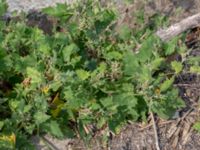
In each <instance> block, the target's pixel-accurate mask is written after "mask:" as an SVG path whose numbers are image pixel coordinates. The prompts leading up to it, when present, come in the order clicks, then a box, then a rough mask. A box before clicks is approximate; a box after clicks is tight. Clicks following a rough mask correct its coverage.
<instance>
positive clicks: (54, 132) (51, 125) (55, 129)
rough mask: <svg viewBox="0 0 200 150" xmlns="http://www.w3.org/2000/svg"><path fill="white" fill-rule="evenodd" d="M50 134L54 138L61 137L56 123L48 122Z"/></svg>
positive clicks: (60, 131)
mask: <svg viewBox="0 0 200 150" xmlns="http://www.w3.org/2000/svg"><path fill="white" fill-rule="evenodd" d="M49 129H50V133H51V134H52V135H54V136H56V137H63V136H64V135H63V133H62V130H61V128H60V126H59V124H58V122H57V121H54V120H51V121H50V122H49Z"/></svg>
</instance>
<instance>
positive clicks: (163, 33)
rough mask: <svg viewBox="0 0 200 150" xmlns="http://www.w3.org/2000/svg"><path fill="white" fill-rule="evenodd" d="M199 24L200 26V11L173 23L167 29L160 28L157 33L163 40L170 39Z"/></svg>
mask: <svg viewBox="0 0 200 150" xmlns="http://www.w3.org/2000/svg"><path fill="white" fill-rule="evenodd" d="M197 26H200V13H198V14H195V15H193V16H190V17H187V18H185V19H183V20H182V21H180V22H178V23H176V24H174V25H171V26H170V27H169V28H167V29H161V30H158V31H157V32H156V35H157V36H158V37H160V38H161V39H162V40H163V41H168V40H170V39H172V38H173V37H175V36H177V35H179V34H180V33H183V32H184V31H186V30H188V29H192V28H195V27H197Z"/></svg>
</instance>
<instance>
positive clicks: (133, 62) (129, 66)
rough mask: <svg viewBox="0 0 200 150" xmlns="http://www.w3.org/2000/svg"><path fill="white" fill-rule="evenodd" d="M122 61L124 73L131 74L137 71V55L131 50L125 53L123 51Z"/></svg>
mask: <svg viewBox="0 0 200 150" xmlns="http://www.w3.org/2000/svg"><path fill="white" fill-rule="evenodd" d="M123 62H124V73H125V75H130V76H133V75H134V74H136V73H137V72H138V69H139V63H138V60H137V57H136V56H135V55H134V54H133V52H131V51H128V52H127V53H125V55H124V58H123Z"/></svg>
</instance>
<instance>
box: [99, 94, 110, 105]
mask: <svg viewBox="0 0 200 150" xmlns="http://www.w3.org/2000/svg"><path fill="white" fill-rule="evenodd" d="M100 101H101V104H102V105H103V106H104V107H111V106H113V98H112V97H111V96H110V97H106V98H102V99H100Z"/></svg>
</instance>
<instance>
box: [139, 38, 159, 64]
mask: <svg viewBox="0 0 200 150" xmlns="http://www.w3.org/2000/svg"><path fill="white" fill-rule="evenodd" d="M156 40H157V39H156V37H155V36H154V35H151V36H149V37H148V38H147V39H145V40H144V41H143V42H142V43H141V47H140V49H139V53H138V54H137V59H138V61H140V62H142V63H144V62H145V61H147V60H150V59H151V56H152V51H153V49H154V43H156Z"/></svg>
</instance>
